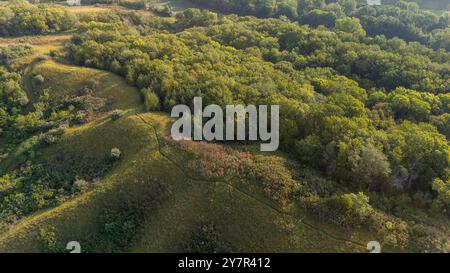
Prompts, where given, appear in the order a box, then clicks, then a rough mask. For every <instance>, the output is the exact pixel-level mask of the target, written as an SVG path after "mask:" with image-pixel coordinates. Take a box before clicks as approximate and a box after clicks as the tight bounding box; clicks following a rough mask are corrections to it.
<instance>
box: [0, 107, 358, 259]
mask: <svg viewBox="0 0 450 273" xmlns="http://www.w3.org/2000/svg"><path fill="white" fill-rule="evenodd" d="M168 122H169V119H168V118H167V117H166V116H165V115H158V114H151V113H146V114H139V115H129V116H127V117H123V118H121V119H120V120H118V121H110V120H99V121H96V122H93V123H91V124H88V125H86V126H82V127H80V128H75V129H73V130H70V131H68V132H67V134H66V135H65V136H64V140H63V141H62V142H61V143H59V144H57V145H55V146H53V147H51V148H49V149H47V150H45V151H44V153H43V155H42V157H41V160H43V161H46V162H52V163H51V164H53V166H58V165H61V164H65V163H64V162H66V163H67V162H70V163H75V162H72V161H70V160H69V159H70V158H79V157H91V158H96V157H97V158H101V157H102V156H104V154H105V153H107V151H108V150H109V149H110V147H118V148H119V149H120V150H121V151H122V153H123V158H121V160H120V162H119V163H118V164H117V165H116V166H114V168H113V169H112V170H111V171H109V172H108V173H107V174H106V175H105V176H104V177H103V178H101V179H99V180H98V181H95V189H93V190H91V191H89V192H87V193H85V194H83V195H82V196H80V197H77V198H74V199H72V200H69V201H67V202H65V203H63V204H62V205H60V206H58V207H56V208H54V209H50V210H46V211H41V212H38V213H36V214H35V215H33V216H30V217H29V218H26V219H25V220H23V221H21V222H20V223H18V224H17V225H15V226H13V227H12V228H11V230H10V231H8V232H7V233H5V234H4V235H3V236H2V237H1V238H0V251H2V252H3V251H7V252H16V251H17V252H23V251H33V252H34V251H48V250H49V249H46V247H48V246H47V245H46V244H45V238H42V233H45V234H46V232H45V231H47V230H50V231H51V233H52V234H54V237H55V238H56V242H57V243H56V246H55V247H56V248H55V249H58V250H61V249H63V248H64V246H65V243H67V242H68V241H72V240H77V241H80V242H82V246H87V249H86V250H90V251H125V250H130V251H135V252H182V251H189V250H192V248H193V247H194V250H196V249H195V247H200V248H199V249H197V250H202V249H201V247H202V241H203V240H204V241H207V242H208V243H209V244H211V246H210V247H212V248H213V249H218V250H226V251H256V252H264V251H277V252H285V251H334V252H335V251H352V252H353V251H358V252H361V251H364V250H365V248H364V245H357V244H355V243H351V242H346V241H345V240H346V239H349V240H350V239H351V238H348V234H344V233H343V232H341V231H339V229H335V228H333V229H330V230H329V228H327V227H325V226H324V227H321V228H324V229H325V233H324V231H321V230H319V229H315V228H312V227H310V226H307V225H305V224H304V223H302V221H301V219H302V218H304V217H305V216H304V215H303V216H302V217H298V218H297V217H296V216H290V214H289V213H287V212H286V213H283V209H281V208H277V207H275V209H274V208H273V207H272V205H270V206H268V205H267V203H269V201H267V199H266V198H265V197H264V196H261V195H258V194H254V193H245V192H243V191H242V190H240V189H239V187H237V188H235V187H233V186H231V185H230V184H227V183H224V182H214V181H206V180H205V181H203V180H193V179H191V178H190V174H189V173H187V174H186V171H185V170H184V169H180V168H179V167H178V163H177V160H176V159H175V158H176V157H177V155H176V154H177V153H179V152H180V151H176V150H173V148H170V147H160V146H158V145H159V144H158V143H159V141H158V139H157V138H156V135H155V131H154V129H153V128H155V129H156V130H157V133H158V136H160V137H161V136H162V135H163V134H164V132H166V129H167V126H168ZM151 126H154V127H151ZM61 151H65V152H64V155H63V153H61ZM61 156H63V157H66V158H65V159H64V160H61V158H60V157H61ZM54 160H57V161H60V163H57V161H54ZM81 161H83V162H86V160H80V161H78V162H81ZM174 162H175V164H176V165H174ZM179 164H182V162H179ZM78 167H79V166H77V164H76V163H75V164H74V165H71V166H70V167H69V166H66V168H78ZM191 175H192V174H191ZM253 195H254V196H253ZM293 215H294V214H293ZM111 217H112V218H111ZM117 217H119V218H120V217H122V219H119V220H117V219H116V218H117ZM306 219H307V220H305V221H310V219H309V218H306ZM127 220H128V221H130V222H133V225H132V226H133V230H131V231H129V233H130V234H122V235H121V236H124V235H125V236H124V237H127V236H129V238H128V241H126V242H111V244H110V245H108V243H105V241H107V240H103V239H105V238H104V237H103V236H111V234H109V235H108V232H106V231H105V228H107V227H108V226H109V225H111V223H113V224H114V223H116V222H115V221H119V223H120V224H119V226H120V225H121V224H124V222H125V223H127ZM118 229H119V230H120V227H119V228H118ZM205 230H206V231H205ZM118 232H119V233H120V231H118ZM328 233H331V234H333V235H334V236H337V237H339V238H338V239H336V238H333V237H330V235H329V234H328ZM105 234H106V235H105ZM114 235H116V236H117V235H119V234H113V236H112V237H111V238H109V239H111V240H113V241H114V240H119V239H118V238H115V237H114ZM49 236H50V235H49ZM52 236H53V235H52ZM353 236H355V238H354V239H355V240H357V239H362V238H361V235H359V236H358V235H353ZM340 237H342V238H340ZM18 238H20V239H18ZM100 239H102V240H101V241H102V242H103V243H102V244H100V245H98V244H94V242H99V240H100ZM203 250H205V249H203ZM206 250H208V249H206Z"/></svg>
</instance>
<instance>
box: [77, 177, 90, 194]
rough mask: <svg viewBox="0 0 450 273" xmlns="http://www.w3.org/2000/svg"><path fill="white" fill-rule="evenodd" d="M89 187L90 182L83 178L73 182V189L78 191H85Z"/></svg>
mask: <svg viewBox="0 0 450 273" xmlns="http://www.w3.org/2000/svg"><path fill="white" fill-rule="evenodd" d="M88 188H89V183H88V182H87V181H86V180H83V179H77V180H75V182H73V189H74V191H77V192H84V191H86V190H87V189H88Z"/></svg>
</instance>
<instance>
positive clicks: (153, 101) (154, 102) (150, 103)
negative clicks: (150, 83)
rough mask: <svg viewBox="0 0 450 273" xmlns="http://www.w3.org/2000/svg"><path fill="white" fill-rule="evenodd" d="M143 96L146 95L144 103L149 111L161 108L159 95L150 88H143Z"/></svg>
mask: <svg viewBox="0 0 450 273" xmlns="http://www.w3.org/2000/svg"><path fill="white" fill-rule="evenodd" d="M141 93H142V96H143V97H144V105H145V109H146V110H147V111H156V110H159V98H158V96H157V95H156V94H155V93H154V92H153V91H151V90H150V89H148V88H143V89H141Z"/></svg>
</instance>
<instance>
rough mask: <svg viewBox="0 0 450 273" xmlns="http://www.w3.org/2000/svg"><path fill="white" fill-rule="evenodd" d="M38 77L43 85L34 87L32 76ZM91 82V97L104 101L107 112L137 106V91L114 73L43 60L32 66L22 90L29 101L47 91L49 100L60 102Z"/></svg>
mask: <svg viewBox="0 0 450 273" xmlns="http://www.w3.org/2000/svg"><path fill="white" fill-rule="evenodd" d="M36 75H42V76H43V78H44V82H43V83H42V84H34V83H33V82H32V79H33V77H35V76H36ZM90 80H92V81H94V80H95V83H94V84H95V88H94V91H95V92H94V95H95V96H97V97H100V98H104V99H107V101H108V102H107V105H108V108H109V109H123V110H126V109H130V108H134V107H136V106H138V105H139V104H140V102H141V101H140V97H139V92H138V91H137V90H136V89H135V88H132V87H130V86H129V85H127V84H126V83H125V81H124V80H123V79H122V78H120V77H119V76H116V75H114V74H111V73H108V72H105V71H100V70H96V69H91V68H84V67H76V66H71V65H65V64H61V63H57V62H55V61H53V60H45V61H41V62H38V63H36V64H35V65H34V67H33V69H32V70H30V71H29V73H28V74H27V75H26V76H25V83H24V85H25V87H26V90H27V91H28V95H29V97H30V98H31V100H32V101H33V100H36V99H37V98H38V97H39V94H41V93H42V90H44V89H48V90H49V91H50V96H51V99H52V100H54V101H60V100H62V99H64V98H67V97H71V96H75V95H77V93H79V92H80V91H81V90H82V89H83V87H84V86H86V85H88V84H92V83H90Z"/></svg>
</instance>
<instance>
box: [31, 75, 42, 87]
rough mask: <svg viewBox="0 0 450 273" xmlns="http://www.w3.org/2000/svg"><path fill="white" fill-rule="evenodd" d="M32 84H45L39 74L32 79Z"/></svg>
mask: <svg viewBox="0 0 450 273" xmlns="http://www.w3.org/2000/svg"><path fill="white" fill-rule="evenodd" d="M33 82H34V83H35V84H37V85H41V84H43V83H44V82H45V78H44V76H42V75H41V74H38V75H36V76H34V77H33Z"/></svg>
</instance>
